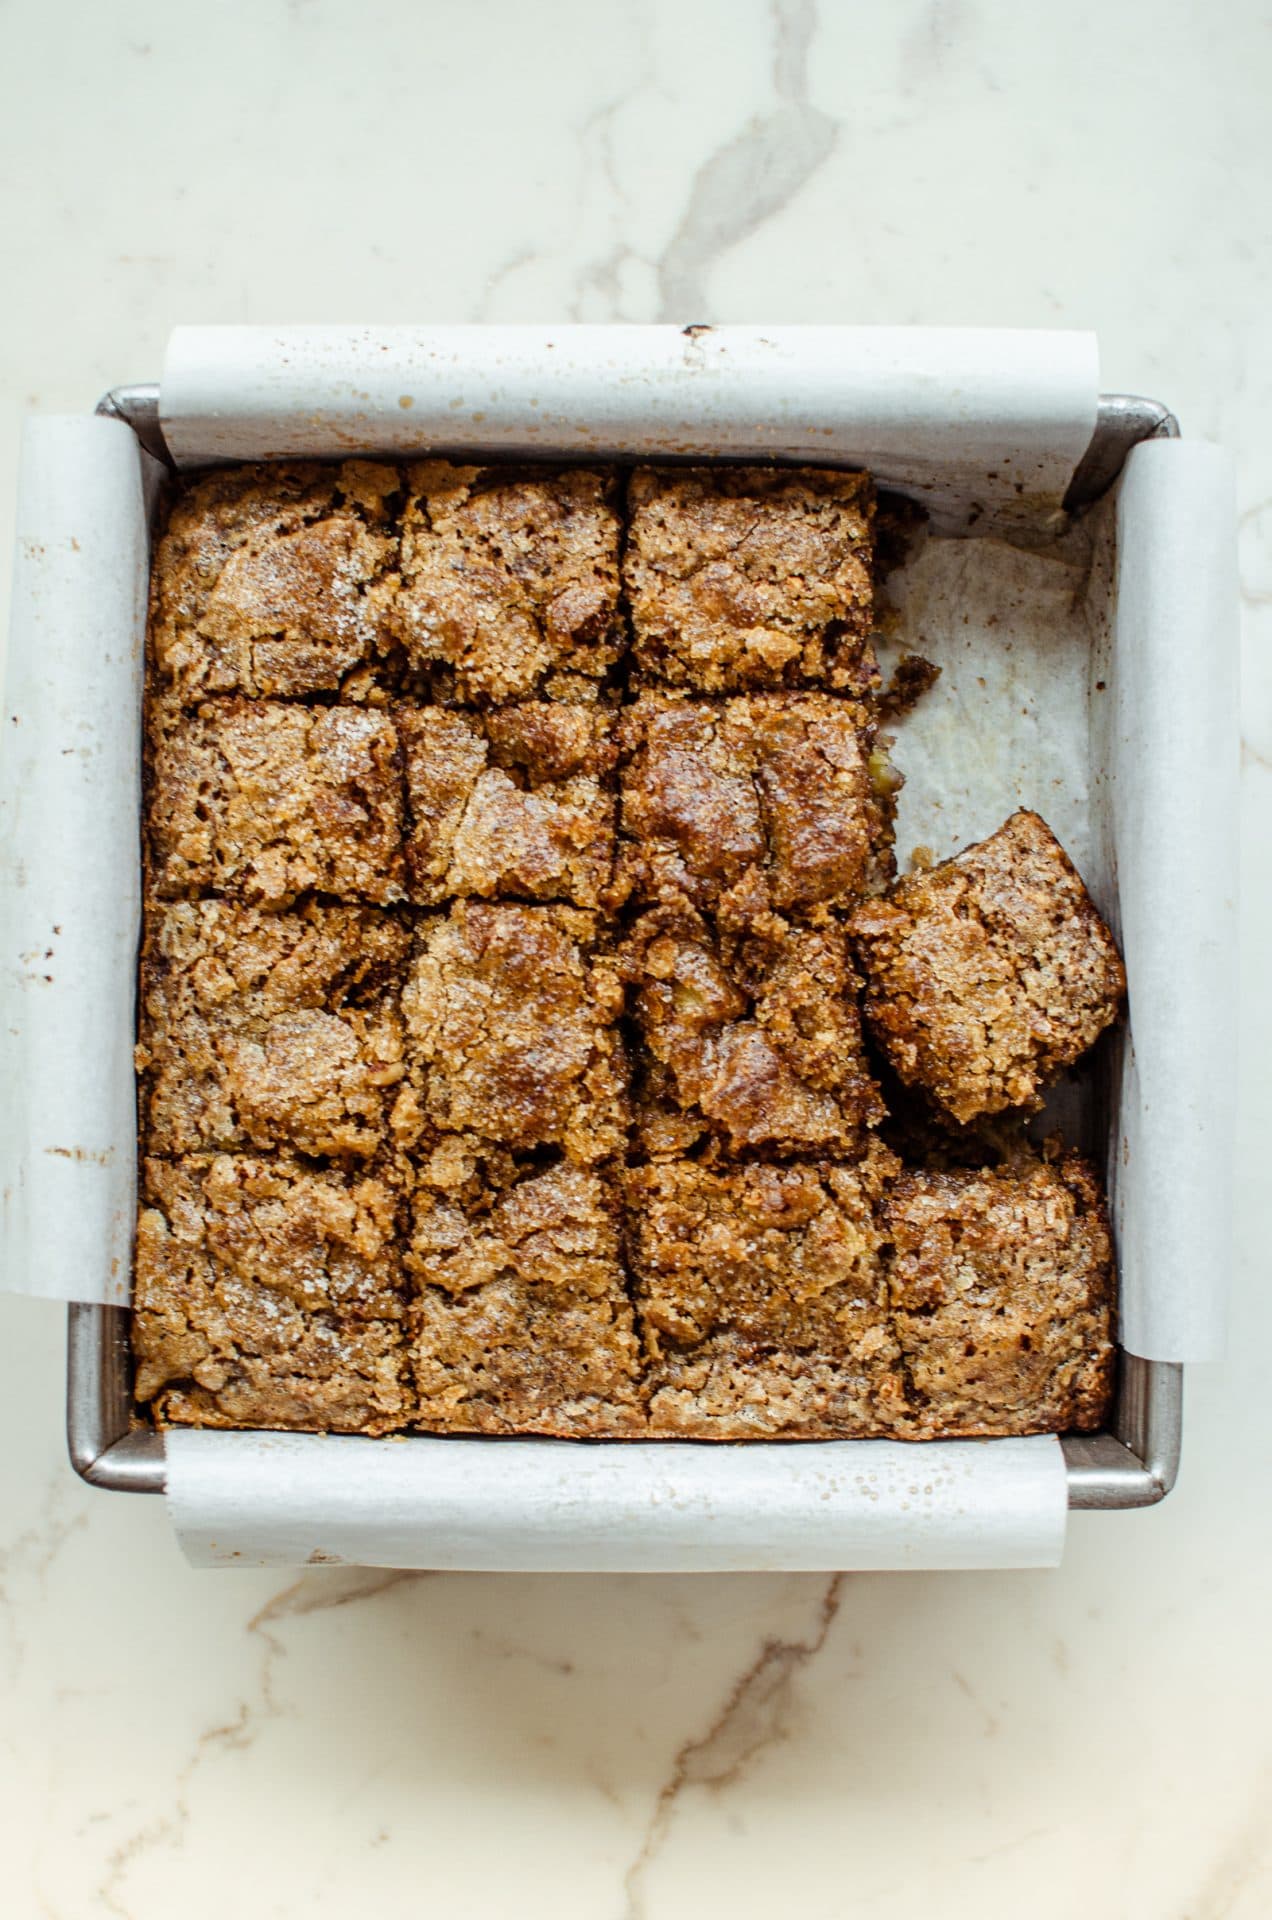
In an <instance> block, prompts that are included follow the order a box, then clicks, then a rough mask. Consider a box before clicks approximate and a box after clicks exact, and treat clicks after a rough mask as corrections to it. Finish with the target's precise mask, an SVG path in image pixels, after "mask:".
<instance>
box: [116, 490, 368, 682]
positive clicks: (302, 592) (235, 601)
mask: <svg viewBox="0 0 1272 1920" xmlns="http://www.w3.org/2000/svg"><path fill="white" fill-rule="evenodd" d="M400 487H401V479H400V476H399V475H398V473H397V472H396V470H395V469H394V468H392V467H385V466H377V465H374V464H372V463H371V462H370V461H366V460H348V461H346V462H345V463H344V465H343V466H340V467H324V466H319V465H317V464H316V463H307V464H302V465H279V466H254V467H238V468H234V469H230V470H226V471H223V472H217V473H213V474H209V475H207V476H205V477H204V478H202V479H200V480H196V481H194V482H192V483H190V484H188V485H187V486H185V487H184V488H183V489H182V490H181V491H180V492H179V493H178V495H177V498H176V500H175V501H174V503H173V506H172V509H171V511H170V513H169V516H168V524H167V529H166V531H165V533H164V536H163V538H162V540H161V541H160V543H159V547H158V551H157V553H156V555H155V564H154V568H153V572H152V586H151V602H150V661H151V669H152V672H153V674H154V676H155V679H156V681H157V683H158V685H159V686H160V688H162V689H164V690H166V691H168V692H169V693H171V694H172V695H173V696H174V697H175V698H176V700H177V703H178V704H179V705H180V706H182V707H190V706H193V705H195V704H197V702H198V701H200V700H202V699H204V698H205V697H206V696H207V695H208V694H220V693H240V694H248V695H250V696H253V697H266V696H294V695H306V694H313V693H320V692H334V691H336V690H337V689H339V688H341V687H343V686H345V685H346V684H347V683H348V682H350V680H351V678H352V677H353V676H355V675H357V674H358V673H359V672H363V671H364V670H365V669H367V668H373V667H374V666H375V665H376V664H377V663H378V662H379V661H380V660H381V659H382V657H383V655H384V652H385V649H386V646H387V644H388V636H387V633H386V630H385V626H384V606H385V582H386V579H387V577H388V575H389V571H390V569H391V568H392V567H393V566H394V565H395V564H396V561H397V553H398V536H397V531H396V527H395V526H394V524H393V520H392V514H391V507H392V504H393V497H394V495H395V494H396V493H397V492H398V490H399V489H400Z"/></svg>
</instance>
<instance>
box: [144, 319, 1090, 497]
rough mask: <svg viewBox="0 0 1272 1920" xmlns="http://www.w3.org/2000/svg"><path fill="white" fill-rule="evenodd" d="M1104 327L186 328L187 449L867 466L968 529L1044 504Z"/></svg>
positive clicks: (1064, 464)
mask: <svg viewBox="0 0 1272 1920" xmlns="http://www.w3.org/2000/svg"><path fill="white" fill-rule="evenodd" d="M1097 390H1098V377H1097V366H1096V347H1095V338H1094V335H1092V334H1087V333H1045V332H1011V331H1007V330H1005V329H989V328H974V327H684V328H681V327H641V326H622V327H609V326H568V327H542V326H540V327H509V326H498V327H494V326H461V327H279V328H274V327H178V328H177V329H176V331H175V332H174V333H173V335H172V337H171V340H170V341H169V345H168V354H167V358H166V360H165V362H164V369H163V380H162V384H161V392H162V419H163V429H164V434H165V436H166V438H167V441H168V444H169V446H170V447H171V449H172V451H173V454H174V455H175V457H176V459H177V461H178V464H180V465H182V466H199V465H203V464H205V463H206V462H209V461H213V460H253V459H269V458H277V457H278V456H279V455H283V454H311V455H312V454H328V455H329V454H331V453H334V452H342V451H344V450H346V449H360V450H370V449H373V450H375V451H378V452H383V453H390V454H404V453H417V452H419V451H420V450H421V449H432V450H435V451H448V452H459V453H475V454H489V453H501V454H505V455H508V454H515V455H538V456H539V457H543V456H545V455H548V454H557V455H564V456H570V457H574V458H578V457H588V458H599V457H603V456H605V455H607V454H612V455H627V456H629V457H630V456H632V455H637V456H640V457H646V458H647V457H659V458H668V457H674V458H687V457H692V456H695V455H697V456H701V455H707V454H710V455H716V456H722V455H729V456H732V457H742V456H748V457H755V456H762V457H773V456H777V457H780V458H783V459H791V460H804V461H811V462H818V461H822V462H830V463H835V462H838V463H840V464H842V463H844V462H846V461H855V462H859V463H860V464H861V465H862V466H866V467H869V469H870V471H871V472H872V473H874V474H875V476H876V477H877V478H878V479H879V480H880V481H881V482H884V483H887V484H890V485H896V486H906V487H910V488H912V489H913V490H915V491H916V492H919V493H921V494H922V496H923V498H924V501H925V503H926V505H927V506H928V508H929V510H930V512H931V513H932V514H933V517H934V519H935V520H936V522H937V523H938V524H940V525H942V526H948V527H962V526H965V525H966V524H967V522H968V519H969V517H971V516H973V515H979V516H981V519H982V524H986V525H988V524H997V523H999V522H1000V521H1001V522H1005V521H1010V520H1017V519H1019V518H1021V517H1022V516H1024V517H1028V516H1030V515H1031V514H1032V515H1036V514H1037V513H1038V512H1039V510H1040V509H1041V510H1045V509H1047V508H1048V507H1050V508H1054V507H1055V506H1057V505H1058V504H1059V501H1060V498H1061V496H1062V495H1063V493H1064V490H1065V488H1066V487H1067V485H1068V483H1069V480H1070V479H1071V477H1072V474H1073V469H1074V467H1075V466H1076V465H1077V463H1078V461H1079V460H1080V459H1081V457H1082V455H1083V453H1084V452H1085V450H1086V447H1087V443H1088V442H1089V440H1090V438H1091V433H1092V430H1093V428H1094V426H1095V409H1096V395H1097Z"/></svg>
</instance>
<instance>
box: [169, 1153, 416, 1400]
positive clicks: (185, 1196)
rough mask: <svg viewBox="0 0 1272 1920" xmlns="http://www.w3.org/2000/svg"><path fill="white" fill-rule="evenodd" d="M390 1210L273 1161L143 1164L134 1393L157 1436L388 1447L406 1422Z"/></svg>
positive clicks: (382, 1191) (389, 1204)
mask: <svg viewBox="0 0 1272 1920" xmlns="http://www.w3.org/2000/svg"><path fill="white" fill-rule="evenodd" d="M399 1215H400V1207H399V1199H398V1196H397V1194H396V1193H395V1191H394V1190H393V1189H392V1188H391V1187H390V1186H389V1185H387V1184H386V1183H385V1182H384V1181H383V1180H379V1179H368V1178H364V1177H358V1176H354V1177H350V1176H346V1175H343V1174H340V1173H334V1172H331V1171H323V1172H318V1171H315V1170H312V1169H306V1168H304V1167H302V1166H301V1165H300V1164H299V1163H297V1162H294V1161H291V1160H289V1159H287V1158H286V1157H285V1156H282V1155H279V1156H274V1157H271V1158H269V1159H267V1160H261V1159H251V1158H243V1157H239V1156H233V1155H229V1154H221V1155H217V1156H216V1157H215V1158H211V1159H193V1160H178V1161H163V1160H157V1159H151V1160H148V1161H147V1162H146V1163H145V1168H144V1190H143V1207H142V1212H141V1217H140V1219H139V1221H138V1226H137V1252H136V1273H135V1282H134V1291H133V1309H134V1310H133V1352H134V1354H135V1356H136V1361H137V1374H136V1382H135V1392H136V1396H137V1398H138V1400H140V1401H141V1402H142V1403H143V1404H147V1403H148V1404H149V1405H150V1406H151V1407H152V1408H153V1410H154V1412H155V1415H156V1417H157V1418H158V1419H159V1421H160V1422H161V1423H163V1422H171V1423H174V1424H177V1425H185V1426H202V1427H288V1428H305V1429H312V1430H315V1431H330V1432H335V1433H372V1434H375V1433H388V1432H391V1431H392V1430H393V1429H394V1428H397V1427H400V1426H403V1425H405V1423H406V1422H407V1420H408V1419H409V1417H410V1401H409V1390H408V1381H407V1370H406V1343H405V1339H404V1333H403V1321H404V1318H405V1314H406V1293H405V1285H404V1280H403V1274H402V1266H401V1221H400V1217H399Z"/></svg>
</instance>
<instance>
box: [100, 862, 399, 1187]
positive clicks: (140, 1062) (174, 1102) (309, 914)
mask: <svg viewBox="0 0 1272 1920" xmlns="http://www.w3.org/2000/svg"><path fill="white" fill-rule="evenodd" d="M409 948H410V935H409V934H408V932H407V931H406V929H405V928H404V927H401V926H399V925H398V924H397V922H396V921H394V920H393V919H392V918H390V917H389V916H388V915H387V914H384V913H379V912H377V911H375V910H374V909H371V908H365V907H321V906H312V905H311V906H308V907H306V908H305V909H304V910H303V911H301V912H298V913H273V914H271V913H262V912H260V911H259V910H258V909H256V908H254V907H242V906H239V905H237V904H236V903H235V902H233V901H227V900H201V901H184V900H183V901H173V902H171V903H167V904H160V903H158V902H156V903H155V904H153V905H152V907H151V909H150V912H149V914H148V915H147V920H146V939H145V946H144V949H143V952H142V963H141V1020H140V1034H139V1041H138V1047H137V1068H138V1071H139V1073H141V1074H142V1075H143V1076H144V1083H143V1093H142V1113H143V1118H144V1122H145V1132H146V1140H147V1146H148V1150H149V1151H150V1152H151V1153H155V1154H164V1155H175V1154H185V1153H196V1152H205V1151H208V1150H214V1149H222V1150H223V1149H227V1148H233V1147H239V1148H242V1147H246V1146H248V1145H251V1146H255V1147H258V1148H265V1147H290V1148H292V1149H294V1150H295V1151H297V1152H300V1153H306V1154H329V1155H334V1156H341V1157H343V1156H347V1155H353V1156H356V1157H358V1158H363V1159H365V1158H367V1157H369V1156H370V1155H372V1154H374V1153H376V1152H377V1151H378V1150H379V1149H380V1148H381V1147H382V1146H384V1145H385V1144H386V1141H387V1138H388V1133H387V1114H388V1108H389V1104H390V1102H391V1101H392V1098H393V1090H394V1088H395V1087H396V1086H397V1083H398V1082H399V1081H400V1080H401V1079H402V1076H403V1073H404V1071H405V1068H404V1066H403V1044H402V1022H401V1015H400V1012H399V1008H398V998H399V994H400V985H401V980H402V978H403V975H404V973H405V967H406V958H407V954H408V951H409Z"/></svg>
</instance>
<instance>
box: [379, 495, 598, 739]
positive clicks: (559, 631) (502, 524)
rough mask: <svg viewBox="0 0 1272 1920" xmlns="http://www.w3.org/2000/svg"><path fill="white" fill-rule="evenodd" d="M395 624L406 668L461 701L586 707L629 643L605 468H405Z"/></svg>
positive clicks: (394, 608)
mask: <svg viewBox="0 0 1272 1920" xmlns="http://www.w3.org/2000/svg"><path fill="white" fill-rule="evenodd" d="M407 484H408V499H407V505H406V511H405V514H404V516H403V522H402V549H401V567H400V579H399V582H398V584H397V588H396V593H395V596H394V600H393V612H392V620H393V625H394V627H395V630H396V632H397V634H398V635H399V637H400V638H401V641H402V643H403V645H404V646H405V648H406V651H407V654H408V656H409V658H410V660H411V663H412V664H413V665H414V666H416V667H419V668H423V669H424V670H425V671H426V672H428V673H429V674H430V675H432V676H433V678H434V680H435V684H436V687H437V691H438V692H439V693H440V694H441V695H442V696H443V697H445V698H447V699H451V700H456V701H459V702H461V703H462V704H465V705H472V704H476V705H485V704H489V703H502V702H506V701H509V700H521V699H525V698H526V697H527V696H528V695H531V694H535V693H540V692H544V693H548V694H551V695H553V696H554V697H556V698H563V699H583V700H587V699H593V698H595V696H596V692H597V686H598V683H599V682H600V681H601V680H602V679H603V678H604V676H605V675H606V674H607V673H608V672H609V670H610V668H611V667H612V666H613V665H614V663H615V661H616V660H617V658H618V655H619V652H620V650H621V648H622V644H623V628H622V621H621V618H620V614H619V604H618V601H619V577H618V547H619V520H618V513H617V511H616V507H615V478H614V475H613V473H612V472H609V473H605V472H588V471H586V470H584V469H581V468H574V467H566V468H561V469H558V470H557V471H555V472H551V473H548V472H535V471H530V470H518V469H517V468H515V467H461V466H453V465H451V464H450V463H449V462H447V461H445V460H430V461H426V462H423V463H422V464H421V465H419V466H414V467H411V468H410V469H409V470H408V474H407Z"/></svg>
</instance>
